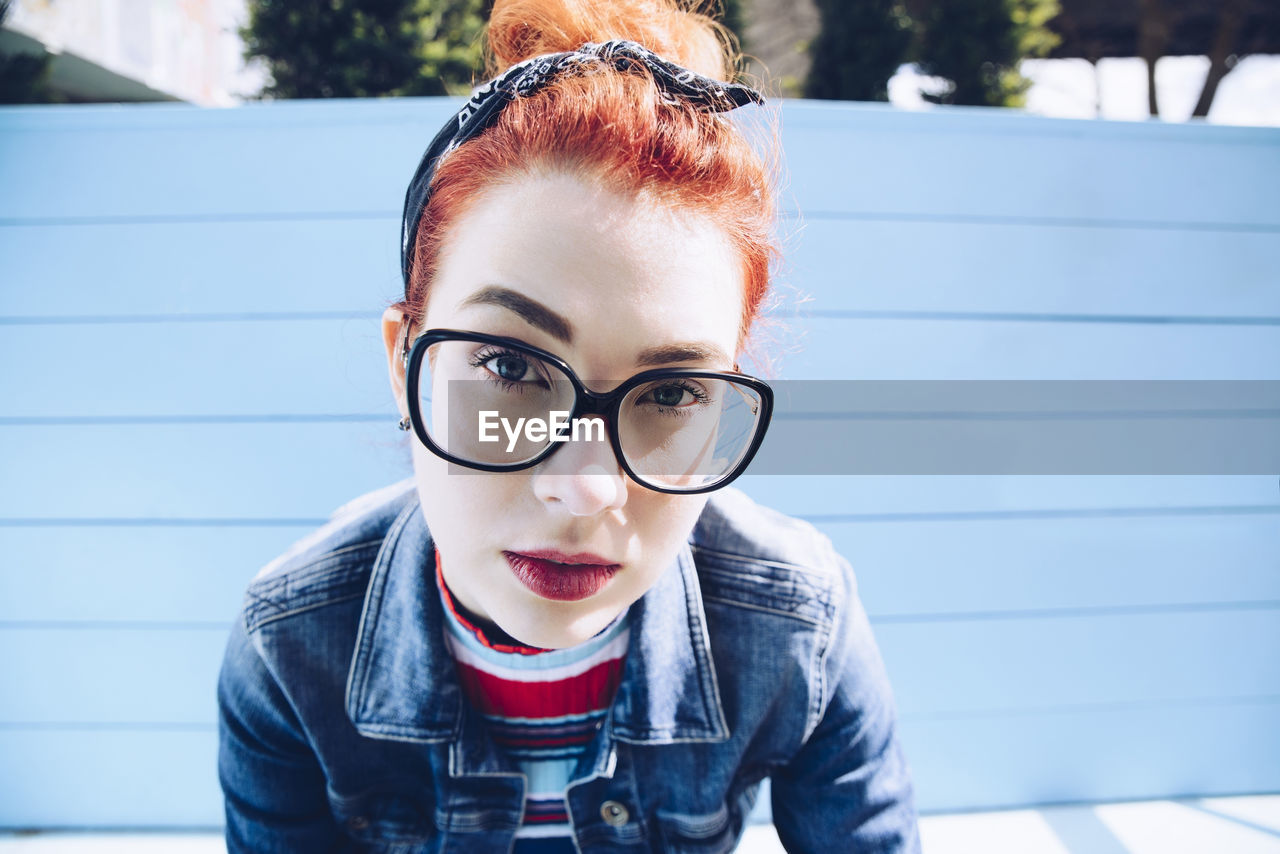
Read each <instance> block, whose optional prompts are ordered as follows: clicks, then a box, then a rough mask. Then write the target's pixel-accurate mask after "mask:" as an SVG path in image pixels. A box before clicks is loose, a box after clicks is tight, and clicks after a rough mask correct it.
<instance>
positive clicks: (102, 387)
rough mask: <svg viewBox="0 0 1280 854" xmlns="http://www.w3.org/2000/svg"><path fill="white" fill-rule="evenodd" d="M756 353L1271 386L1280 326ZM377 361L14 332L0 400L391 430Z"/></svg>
mask: <svg viewBox="0 0 1280 854" xmlns="http://www.w3.org/2000/svg"><path fill="white" fill-rule="evenodd" d="M765 352H772V353H774V354H775V355H776V356H777V364H776V368H777V371H778V373H777V376H776V377H775V378H781V379H783V380H788V379H791V380H795V379H806V380H810V379H825V380H831V379H877V380H909V379H931V380H976V379H986V380H994V379H1004V380H1015V379H1016V380H1061V379H1074V380H1102V379H1133V380H1157V379H1163V380H1170V379H1184V380H1190V379H1197V380H1203V379H1215V380H1227V379H1241V380H1243V379H1251V380H1259V379H1278V378H1280V326H1260V327H1217V326H1165V325H1136V326H1135V325H1128V324H1105V323H1104V324H1078V323H1025V322H1018V323H1002V322H991V321H959V322H949V321H933V320H923V321H917V320H858V319H830V318H808V319H793V320H790V321H788V322H787V325H786V327H784V328H783V329H780V330H778V331H777V332H776V333H775V341H774V343H773V345H771V346H767V347H766V349H765ZM1015 352H1016V353H1019V354H1020V356H1019V358H1017V359H1004V358H1001V354H1003V353H1015ZM34 353H39V354H40V358H31V355H32V354H34ZM385 359H386V357H385V355H384V351H383V349H382V341H381V337H380V329H379V327H378V324H377V320H376V318H375V317H372V316H370V317H368V318H361V319H323V320H290V321H281V322H266V321H249V320H242V321H228V322H197V323H104V324H92V325H84V326H75V327H65V328H64V327H58V326H44V325H37V326H25V325H24V326H7V327H0V361H3V362H4V363H6V364H14V365H23V369H22V370H18V371H8V372H5V373H4V374H3V375H2V376H0V395H2V396H3V399H4V400H5V410H4V414H3V417H4V418H7V419H13V418H32V417H34V418H63V417H74V418H84V417H121V416H148V417H151V416H193V415H198V416H212V415H219V416H222V415H232V416H245V415H279V414H287V415H348V414H377V413H381V414H384V415H386V416H388V417H391V414H392V412H393V404H392V397H391V391H390V386H389V383H388V380H387V377H386V361H385ZM833 388H837V390H838V387H833ZM833 408H839V407H838V406H837V407H833ZM393 420H394V419H393Z"/></svg>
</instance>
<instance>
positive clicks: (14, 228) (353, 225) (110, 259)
mask: <svg viewBox="0 0 1280 854" xmlns="http://www.w3.org/2000/svg"><path fill="white" fill-rule="evenodd" d="M399 234H400V220H399V218H398V217H396V216H394V215H392V216H386V217H378V218H369V219H318V220H267V221H256V220H240V221H231V222H225V221H224V222H157V223H148V224H145V225H138V224H136V223H128V224H93V225H84V224H81V225H57V226H47V225H37V226H23V225H8V226H5V225H0V257H3V258H4V259H5V281H6V282H7V283H8V284H9V287H6V288H5V289H4V290H3V292H0V318H14V317H17V318H23V317H42V318H53V319H61V318H67V317H72V318H74V317H84V316H106V317H120V316H137V315H152V316H155V315H160V316H167V315H173V314H192V313H194V314H210V313H212V314H225V315H232V316H236V315H242V314H250V313H255V312H258V313H262V312H281V313H285V314H297V313H299V312H302V313H305V312H324V311H338V312H348V313H359V314H366V315H371V316H372V317H374V318H376V317H377V316H378V314H380V313H381V309H382V308H383V307H384V306H386V305H388V304H390V303H391V302H393V301H394V300H396V299H397V298H398V296H399V294H398V292H399V290H400V289H401V284H400V257H399V252H400V237H399ZM51 258H57V259H58V263H56V264H51V263H50V262H49V259H51Z"/></svg>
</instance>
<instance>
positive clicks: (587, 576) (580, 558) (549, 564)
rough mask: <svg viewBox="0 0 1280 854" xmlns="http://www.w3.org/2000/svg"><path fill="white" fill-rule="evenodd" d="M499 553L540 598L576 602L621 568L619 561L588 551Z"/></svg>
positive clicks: (543, 550)
mask: <svg viewBox="0 0 1280 854" xmlns="http://www.w3.org/2000/svg"><path fill="white" fill-rule="evenodd" d="M502 554H503V556H504V557H505V558H506V559H507V564H508V565H509V566H510V567H511V572H512V573H513V574H514V575H515V577H516V578H517V579H519V581H520V583H521V584H523V585H524V586H525V587H527V588H528V589H529V590H530V591H531V592H533V593H534V594H536V595H538V596H541V597H542V598H543V599H553V600H555V601H557V602H576V601H578V600H579V599H586V598H587V597H588V596H594V595H595V594H597V593H599V592H600V591H601V590H602V589H603V588H604V586H605V585H606V584H608V583H609V579H610V578H612V577H613V574H614V573H615V572H617V571H618V569H619V568H620V566H619V564H616V563H611V562H610V561H608V560H606V559H605V558H602V557H600V556H599V555H595V554H591V553H588V552H578V553H575V554H566V553H564V552H560V551H555V550H550V549H540V550H538V551H532V552H510V551H504V552H503V553H502Z"/></svg>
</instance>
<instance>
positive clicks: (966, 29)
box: [908, 0, 1058, 107]
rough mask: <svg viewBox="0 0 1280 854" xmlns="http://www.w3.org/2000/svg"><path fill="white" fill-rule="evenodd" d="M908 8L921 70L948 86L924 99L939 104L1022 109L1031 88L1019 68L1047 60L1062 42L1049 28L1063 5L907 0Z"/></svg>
mask: <svg viewBox="0 0 1280 854" xmlns="http://www.w3.org/2000/svg"><path fill="white" fill-rule="evenodd" d="M908 9H909V10H910V11H911V13H912V17H913V18H914V19H915V20H916V23H917V28H916V42H915V46H914V49H913V54H914V57H915V60H916V63H917V65H919V66H920V70H921V71H922V72H924V73H925V74H931V75H935V76H937V77H943V78H945V79H946V80H948V81H949V87H948V89H947V90H946V91H945V92H943V93H941V94H938V95H926V96H925V97H926V98H928V99H929V100H931V101H934V102H936V103H942V104H968V105H975V106H989V107H999V106H1004V107H1019V106H1022V105H1023V103H1024V102H1025V93H1026V91H1027V89H1028V87H1029V86H1030V85H1031V83H1030V81H1029V80H1027V79H1026V78H1025V77H1023V76H1022V75H1021V74H1020V73H1019V72H1018V63H1019V62H1020V61H1021V60H1023V59H1025V58H1028V57H1041V56H1046V55H1047V54H1048V53H1049V51H1050V50H1052V49H1053V47H1054V45H1056V44H1057V41H1058V36H1057V35H1056V34H1055V33H1054V32H1053V31H1052V30H1050V29H1049V28H1048V26H1047V24H1048V22H1049V21H1050V20H1051V19H1052V18H1053V17H1054V16H1055V15H1056V14H1057V13H1058V0H908Z"/></svg>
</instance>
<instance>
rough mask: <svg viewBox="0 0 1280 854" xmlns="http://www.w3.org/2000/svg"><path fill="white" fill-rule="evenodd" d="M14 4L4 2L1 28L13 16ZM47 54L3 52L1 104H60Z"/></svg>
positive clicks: (0, 55)
mask: <svg viewBox="0 0 1280 854" xmlns="http://www.w3.org/2000/svg"><path fill="white" fill-rule="evenodd" d="M10 5H12V2H11V0H0V26H2V25H3V24H4V21H5V18H7V17H8V16H9V6H10ZM52 58H53V57H51V56H50V55H49V54H47V53H41V54H35V53H9V52H0V104H43V103H48V102H50V101H57V100H60V99H59V98H57V97H55V95H54V93H53V92H51V91H50V90H49V87H48V79H49V62H50V60H52Z"/></svg>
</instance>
